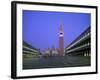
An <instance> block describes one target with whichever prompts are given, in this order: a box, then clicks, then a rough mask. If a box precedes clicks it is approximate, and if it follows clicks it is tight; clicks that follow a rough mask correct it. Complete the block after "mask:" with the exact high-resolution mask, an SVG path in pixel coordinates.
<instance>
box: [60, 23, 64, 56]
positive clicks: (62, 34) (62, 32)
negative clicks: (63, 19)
mask: <svg viewBox="0 0 100 80" xmlns="http://www.w3.org/2000/svg"><path fill="white" fill-rule="evenodd" d="M59 54H60V55H61V56H64V31H63V25H62V23H60V29H59Z"/></svg>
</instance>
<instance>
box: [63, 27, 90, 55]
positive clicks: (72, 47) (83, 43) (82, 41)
mask: <svg viewBox="0 0 100 80" xmlns="http://www.w3.org/2000/svg"><path fill="white" fill-rule="evenodd" d="M90 29H91V28H90V27H88V28H87V29H86V30H85V31H84V32H82V33H81V34H80V35H79V36H78V37H77V38H76V39H75V40H74V41H73V42H72V43H71V44H69V45H68V47H67V48H66V49H65V53H66V55H67V54H71V55H80V56H91V30H90Z"/></svg>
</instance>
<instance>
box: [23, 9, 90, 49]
mask: <svg viewBox="0 0 100 80" xmlns="http://www.w3.org/2000/svg"><path fill="white" fill-rule="evenodd" d="M90 20H91V15H90V14H89V13H72V12H51V11H50V12H47V11H31V10H23V40H24V41H25V42H27V43H29V44H30V45H32V46H33V47H36V48H40V49H42V50H43V49H47V48H50V47H55V48H58V45H59V44H58V43H59V27H60V24H61V23H62V25H63V29H64V47H67V46H68V44H70V43H71V42H72V41H73V40H74V39H75V38H76V37H78V36H79V35H80V33H82V32H83V31H84V30H85V29H87V28H88V27H89V26H90V24H91V22H90Z"/></svg>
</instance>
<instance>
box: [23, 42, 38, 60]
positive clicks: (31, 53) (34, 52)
mask: <svg viewBox="0 0 100 80" xmlns="http://www.w3.org/2000/svg"><path fill="white" fill-rule="evenodd" d="M27 57H39V50H38V49H36V48H33V47H32V46H31V45H29V44H28V43H26V42H24V41H23V58H27Z"/></svg>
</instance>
